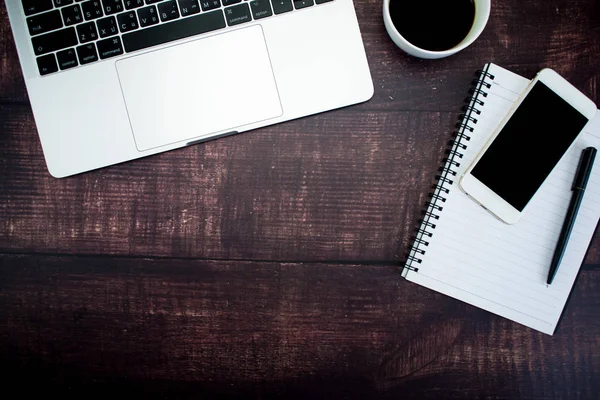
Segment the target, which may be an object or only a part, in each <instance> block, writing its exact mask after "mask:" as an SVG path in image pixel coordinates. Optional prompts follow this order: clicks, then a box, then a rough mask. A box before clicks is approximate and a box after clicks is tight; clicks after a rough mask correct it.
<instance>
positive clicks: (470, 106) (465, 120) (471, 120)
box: [402, 65, 494, 276]
mask: <svg viewBox="0 0 600 400" xmlns="http://www.w3.org/2000/svg"><path fill="white" fill-rule="evenodd" d="M488 68H489V65H488V66H486V68H485V69H484V70H479V71H477V72H476V73H475V76H476V78H475V80H473V82H472V88H471V89H470V90H469V96H468V97H467V98H466V99H465V105H464V106H463V107H462V111H463V113H462V114H461V115H460V116H459V120H458V123H457V124H456V131H455V132H453V134H452V140H450V141H449V142H448V149H447V150H446V151H445V154H446V157H445V158H444V159H443V164H444V165H443V166H442V167H441V168H440V169H439V173H438V175H437V176H436V177H435V178H436V183H435V184H434V185H433V192H431V193H429V200H428V202H427V203H426V204H425V209H424V211H423V212H422V218H421V219H419V228H418V229H417V230H416V232H415V235H414V236H413V237H412V240H413V244H412V247H411V248H410V250H409V252H408V254H406V258H405V261H404V268H403V269H402V275H403V276H406V274H407V273H408V271H414V272H418V271H419V267H418V264H420V263H421V262H422V261H423V260H422V257H421V256H423V255H425V253H426V251H427V246H429V240H428V239H429V238H431V237H432V236H433V234H434V232H433V231H434V230H435V228H436V221H437V220H438V219H439V218H440V214H439V213H440V212H441V211H442V210H443V209H444V205H443V203H444V202H446V195H447V194H448V193H450V187H451V186H452V184H453V183H454V180H455V179H456V175H457V173H456V171H455V169H456V168H458V167H459V166H460V163H461V161H460V159H461V158H462V157H463V152H464V150H466V149H467V146H468V142H469V140H471V136H470V133H472V132H473V130H474V128H473V125H476V124H477V119H478V116H479V115H480V114H481V109H480V107H481V106H483V105H484V104H485V98H486V97H487V95H488V93H487V92H486V90H487V89H489V88H491V87H492V85H491V83H490V82H489V81H493V80H494V75H492V74H490V73H488Z"/></svg>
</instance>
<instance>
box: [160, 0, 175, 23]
mask: <svg viewBox="0 0 600 400" xmlns="http://www.w3.org/2000/svg"><path fill="white" fill-rule="evenodd" d="M158 14H159V15H160V20H161V21H162V22H166V21H171V20H173V19H175V18H179V10H178V9H177V2H176V1H174V0H171V1H165V2H164V3H160V4H159V5H158Z"/></svg>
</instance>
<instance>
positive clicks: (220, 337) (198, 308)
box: [0, 255, 600, 399]
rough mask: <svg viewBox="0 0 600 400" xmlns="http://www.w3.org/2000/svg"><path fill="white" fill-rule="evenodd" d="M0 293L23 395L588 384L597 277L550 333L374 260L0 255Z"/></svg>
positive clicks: (5, 360) (559, 390)
mask: <svg viewBox="0 0 600 400" xmlns="http://www.w3.org/2000/svg"><path fill="white" fill-rule="evenodd" d="M0 287H1V288H2V290H1V291H0V320H2V321H4V324H2V325H0V353H1V354H2V355H3V356H2V358H0V363H1V364H2V367H3V368H2V369H3V371H5V372H3V373H4V374H5V380H4V382H5V385H10V384H11V383H12V384H14V385H15V386H18V387H19V388H20V389H21V390H23V389H27V387H28V386H31V385H24V386H21V385H22V383H24V382H38V380H41V382H42V383H44V384H43V385H41V386H38V387H43V388H44V390H51V389H53V385H59V386H60V385H68V387H69V390H70V391H72V390H74V389H73V388H74V387H75V389H77V388H80V389H82V390H85V389H84V388H85V385H86V384H94V385H98V386H99V385H100V384H106V385H108V389H106V390H107V391H108V390H116V389H117V388H119V390H121V389H122V390H125V392H127V391H128V390H129V391H134V390H136V389H137V388H141V387H143V388H145V389H146V390H150V393H152V394H154V395H165V394H166V392H169V394H172V393H171V390H173V391H175V392H180V393H182V394H187V395H191V394H195V395H196V396H197V395H198V393H204V394H213V395H214V394H217V393H221V392H224V393H226V394H230V395H232V396H233V395H241V394H254V395H257V394H263V395H275V394H278V395H285V394H291V395H292V397H294V398H296V397H309V396H310V397H314V396H315V395H317V394H319V393H329V394H330V396H333V397H334V398H337V397H342V396H348V397H362V398H365V397H367V396H366V395H367V394H368V395H371V396H378V395H387V396H390V397H392V396H394V397H395V398H399V397H401V398H423V397H441V396H442V394H443V397H444V398H465V397H468V398H480V397H490V398H496V397H499V398H516V397H518V398H522V399H539V398H545V397H548V396H550V397H552V398H573V397H581V398H591V397H593V395H594V394H595V393H597V392H598V390H599V389H600V382H598V380H597V379H595V378H596V376H598V374H599V373H600V358H598V357H596V356H595V355H596V354H598V352H599V351H600V342H599V341H598V340H597V338H598V335H599V334H600V318H599V317H600V311H599V310H600V272H599V271H598V270H594V271H584V272H583V273H582V275H581V277H580V280H579V284H578V285H577V287H576V289H575V291H574V293H573V297H572V299H571V302H570V304H569V306H568V308H567V310H566V314H565V317H564V320H563V322H562V324H561V325H560V327H559V330H558V332H557V333H556V334H555V335H554V336H553V337H550V336H547V335H544V334H541V333H537V332H535V331H533V330H530V329H528V328H525V327H523V326H521V325H518V324H515V323H512V322H510V321H507V320H505V319H502V318H500V317H496V316H494V315H492V314H489V313H487V312H484V311H482V310H478V309H476V308H474V307H472V306H469V305H466V304H464V303H461V302H459V301H455V300H452V299H450V298H448V297H446V296H443V295H440V294H438V293H435V292H433V291H431V290H427V289H425V288H422V287H420V286H418V285H415V284H412V283H410V282H407V281H405V280H402V279H401V278H399V276H398V273H397V271H396V270H395V268H394V267H393V266H384V265H381V266H364V265H363V266H361V265H329V264H294V263H286V264H280V263H249V262H235V261H215V262H207V261H189V260H188V261H186V260H150V259H145V260H144V259H131V258H106V257H104V258H95V257H37V256H10V255H3V256H0ZM125 378H126V380H125ZM474 382H476V384H474ZM80 385H82V386H80ZM63 387H64V386H61V387H60V388H63ZM101 387H102V386H101ZM54 388H56V387H54ZM154 389H156V390H157V392H156V393H155V392H154ZM88 390H89V388H88ZM163 391H166V392H163ZM575 393H576V394H577V395H575ZM399 395H401V396H399ZM176 397H177V396H176Z"/></svg>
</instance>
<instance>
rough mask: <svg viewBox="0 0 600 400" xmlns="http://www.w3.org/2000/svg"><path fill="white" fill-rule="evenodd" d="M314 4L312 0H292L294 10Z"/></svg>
mask: <svg viewBox="0 0 600 400" xmlns="http://www.w3.org/2000/svg"><path fill="white" fill-rule="evenodd" d="M314 5H315V3H314V2H313V0H294V8H295V9H296V10H299V9H301V8H306V7H310V6H314Z"/></svg>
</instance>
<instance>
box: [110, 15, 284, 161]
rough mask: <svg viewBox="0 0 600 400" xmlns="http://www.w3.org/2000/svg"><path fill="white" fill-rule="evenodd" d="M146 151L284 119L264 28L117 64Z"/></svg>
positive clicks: (138, 142) (131, 116)
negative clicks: (279, 117)
mask: <svg viewBox="0 0 600 400" xmlns="http://www.w3.org/2000/svg"><path fill="white" fill-rule="evenodd" d="M116 64H117V72H118V74H119V80H120V81H121V88H122V90H123V96H124V97H125V103H126V104H127V111H128V113H129V120H130V122H131V127H132V129H133V135H134V137H135V142H136V146H137V148H138V150H140V151H143V150H148V149H152V148H155V147H159V146H164V145H167V144H171V143H176V142H180V141H192V140H196V139H201V138H202V137H203V136H209V135H210V134H214V133H218V132H229V131H232V130H236V128H238V127H241V126H244V125H248V124H251V123H254V122H259V121H263V120H267V119H270V118H274V117H278V116H281V115H282V113H283V111H282V108H281V103H280V101H279V95H278V93H277V86H276V84H275V78H274V77H273V70H272V68H271V61H270V59H269V54H268V52H267V46H266V43H265V38H264V36H263V32H262V28H261V27H260V26H259V25H255V26H252V27H248V28H245V29H240V30H236V31H233V32H228V33H224V34H220V35H216V36H212V37H209V38H205V39H199V40H195V41H192V42H188V43H184V44H181V45H176V46H172V47H168V48H165V49H161V50H157V51H151V52H149V53H146V54H142V55H139V56H133V57H130V58H126V59H123V60H119V61H118V62H117V63H116Z"/></svg>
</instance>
